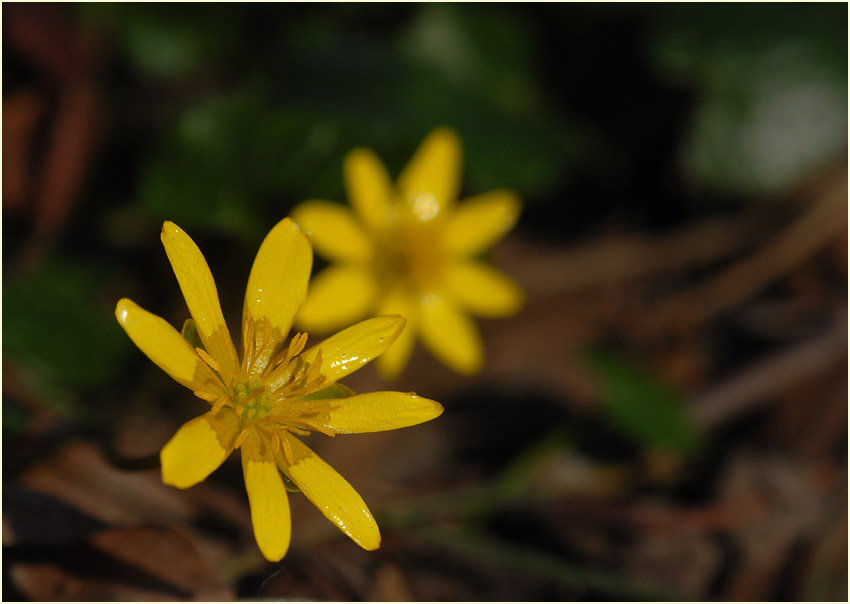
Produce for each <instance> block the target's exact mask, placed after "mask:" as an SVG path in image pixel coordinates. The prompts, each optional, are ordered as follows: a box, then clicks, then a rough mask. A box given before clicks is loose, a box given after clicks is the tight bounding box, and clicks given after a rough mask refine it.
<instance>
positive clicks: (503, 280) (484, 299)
mask: <svg viewBox="0 0 850 604" xmlns="http://www.w3.org/2000/svg"><path fill="white" fill-rule="evenodd" d="M443 280H444V283H445V285H446V288H447V290H448V292H449V293H450V294H451V296H452V298H454V299H455V300H456V301H458V302H460V303H461V304H462V305H463V306H465V307H466V308H467V310H469V311H470V312H472V313H473V314H476V315H479V316H482V317H504V316H507V315H512V314H515V313H516V312H518V311H519V309H520V308H521V307H522V303H523V293H522V289H520V287H519V285H517V284H516V283H514V282H513V281H512V280H510V279H508V278H507V277H506V276H505V275H503V274H502V273H500V272H499V271H497V270H495V269H493V268H491V267H489V266H487V265H486V264H483V263H481V262H461V263H457V264H451V265H449V266H448V267H447V268H446V270H445V272H444V273H443Z"/></svg>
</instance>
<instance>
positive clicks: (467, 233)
mask: <svg viewBox="0 0 850 604" xmlns="http://www.w3.org/2000/svg"><path fill="white" fill-rule="evenodd" d="M344 173H345V182H346V188H347V190H348V196H349V199H350V201H351V205H352V206H353V208H354V212H351V211H349V210H348V209H346V208H344V207H342V206H340V205H338V204H335V203H331V202H328V201H316V200H311V201H306V202H304V203H302V204H300V205H299V206H298V207H296V208H295V210H293V217H294V218H295V220H296V222H298V224H299V225H300V226H301V227H302V228H303V229H304V230H305V231H306V232H307V233H308V234H310V235H311V237H312V242H313V245H314V247H315V248H316V250H317V251H318V252H319V253H321V254H322V255H323V256H325V257H326V258H327V259H329V260H331V261H333V262H335V263H334V264H332V265H331V266H330V267H328V268H327V269H325V270H324V271H322V272H321V273H320V274H319V275H317V276H316V279H315V280H314V281H313V286H312V288H311V290H310V292H309V294H308V296H307V301H306V302H305V304H304V308H303V309H302V311H301V313H300V314H299V317H298V325H299V327H302V328H304V329H307V330H309V331H314V330H315V331H323V332H324V331H330V330H332V329H335V328H337V327H338V326H340V325H344V324H346V323H348V322H351V321H353V320H356V319H359V318H361V317H363V316H365V315H367V314H378V315H381V314H390V313H398V314H400V315H403V316H404V317H406V318H407V320H408V322H407V329H406V330H404V331H403V332H402V334H401V336H400V337H399V339H398V340H397V341H396V343H395V344H394V345H393V347H392V348H390V350H389V351H387V353H386V354H384V355H383V356H382V357H381V358H380V359H378V361H377V364H378V369H379V370H380V372H381V374H382V375H383V376H384V377H386V378H390V377H394V376H396V375H398V373H400V372H401V371H402V370H403V369H404V367H405V365H406V364H407V361H408V359H409V358H410V354H411V352H412V349H413V344H414V342H415V340H416V337H417V335H421V338H422V342H423V343H424V345H425V346H426V347H427V348H428V350H430V352H431V353H432V354H433V355H434V356H435V357H437V358H438V359H439V360H440V361H441V362H442V363H444V364H445V365H447V366H449V367H451V368H452V369H454V370H455V371H457V372H459V373H463V374H467V375H470V374H473V373H476V372H477V371H479V370H480V369H481V366H482V364H483V362H484V351H483V345H482V343H481V336H480V335H479V333H478V329H477V328H476V326H475V323H474V322H473V321H472V319H470V317H469V316H468V315H469V314H473V315H477V316H481V317H499V316H507V315H510V314H514V313H516V312H517V311H518V310H519V309H520V307H521V306H522V303H523V294H522V290H521V289H520V288H519V286H518V285H517V284H516V283H514V282H513V281H512V280H510V279H508V278H507V277H506V276H505V275H503V274H502V273H500V272H498V271H496V270H495V269H493V268H492V267H490V266H488V265H487V264H484V263H483V262H481V261H480V260H477V259H476V256H479V255H480V254H481V253H482V252H484V251H485V250H487V249H488V248H490V246H492V245H493V244H494V243H495V242H496V241H497V240H499V239H500V238H501V237H502V236H503V235H504V234H505V233H507V231H509V230H510V229H511V228H512V227H513V225H514V223H515V222H516V219H517V216H518V215H519V212H520V206H521V204H520V200H519V199H518V198H517V197H516V195H514V194H513V193H511V192H509V191H503V190H499V191H492V192H490V193H485V194H483V195H478V196H475V197H472V198H470V199H467V200H466V201H465V202H462V203H460V204H456V203H455V200H456V199H457V196H458V192H459V189H460V174H461V146H460V140H459V139H458V137H457V135H456V134H455V133H454V131H452V130H449V129H447V128H441V129H438V130H435V131H434V132H432V133H431V134H430V135H429V136H428V137H427V138H426V139H425V141H424V142H423V143H422V145H421V146H420V147H419V149H418V150H417V152H416V154H415V155H414V157H413V159H412V160H411V161H410V163H409V164H408V165H407V167H406V168H405V169H404V171H403V172H402V174H401V176H400V177H399V179H398V182H397V183H396V185H395V187H394V186H393V185H392V183H391V181H390V178H389V175H388V174H387V171H386V169H385V168H384V166H383V164H382V163H381V161H380V160H379V159H378V157H377V156H376V155H375V154H374V153H372V152H371V151H369V150H367V149H356V150H354V151H352V152H351V153H349V154H348V156H347V157H346V159H345V166H344Z"/></svg>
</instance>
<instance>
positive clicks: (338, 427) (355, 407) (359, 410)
mask: <svg viewBox="0 0 850 604" xmlns="http://www.w3.org/2000/svg"><path fill="white" fill-rule="evenodd" d="M321 404H322V406H327V407H336V409H334V410H333V411H325V412H321V413H319V414H318V416H317V419H318V420H319V421H320V422H321V423H322V425H324V426H325V427H326V428H328V429H329V430H332V431H334V432H336V433H338V434H360V433H364V432H383V431H384V430H395V429H397V428H407V427H408V426H415V425H417V424H421V423H423V422H427V421H429V420H432V419H434V418H435V417H439V416H440V414H442V412H443V406H442V405H441V404H440V403H438V402H436V401H432V400H430V399H427V398H423V397H421V396H417V395H416V394H414V393H412V392H366V393H363V394H355V395H354V396H350V397H347V398H342V399H336V400H334V399H330V400H323V401H321Z"/></svg>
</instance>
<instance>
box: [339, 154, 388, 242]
mask: <svg viewBox="0 0 850 604" xmlns="http://www.w3.org/2000/svg"><path fill="white" fill-rule="evenodd" d="M343 173H344V175H345V188H346V190H347V191H348V199H349V201H350V202H351V206H352V207H353V208H354V209H355V211H356V212H357V214H358V215H359V216H360V219H361V220H362V221H363V223H364V224H366V225H367V226H369V227H370V228H371V229H372V230H373V231H377V232H379V231H380V230H382V229H383V228H384V227H385V226H386V225H387V223H388V222H389V220H390V215H391V212H392V211H393V209H394V208H393V204H392V201H393V184H392V181H391V180H390V175H389V174H387V169H386V168H385V167H384V164H383V163H381V160H380V159H378V156H377V155H375V154H374V153H373V152H372V151H370V150H369V149H355V150H354V151H351V152H350V153H349V154H348V155H346V157H345V163H344V165H343Z"/></svg>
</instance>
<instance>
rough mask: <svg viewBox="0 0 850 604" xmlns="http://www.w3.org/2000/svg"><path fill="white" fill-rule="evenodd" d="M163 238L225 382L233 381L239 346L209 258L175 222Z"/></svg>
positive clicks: (169, 224) (166, 226)
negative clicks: (227, 321) (223, 309)
mask: <svg viewBox="0 0 850 604" xmlns="http://www.w3.org/2000/svg"><path fill="white" fill-rule="evenodd" d="M160 238H161V239H162V245H163V246H164V247H165V253H166V254H167V255H168V261H169V262H171V268H172V269H174V274H175V275H176V276H177V282H178V283H179V284H180V290H181V291H182V292H183V297H184V298H185V299H186V305H187V306H188V307H189V314H191V315H192V319H194V321H195V326H196V327H197V329H198V335H200V336H201V340H202V341H203V342H204V348H206V350H207V352H208V353H209V354H210V356H212V358H213V359H215V360H216V362H217V363H218V364H219V366H220V367H221V371H222V377H223V378H224V381H225V382H229V378H230V377H231V376H233V375H236V370H237V366H238V363H237V359H236V349H235V348H234V347H233V340H232V339H231V337H230V332H229V331H228V329H227V324H226V323H225V322H224V316H223V315H222V314H221V305H220V304H219V301H218V290H216V287H215V281H214V280H213V276H212V273H210V268H209V266H207V261H206V260H205V259H204V255H203V254H202V253H201V250H199V249H198V246H197V245H195V242H194V241H192V239H191V238H190V237H189V236H188V235H187V234H186V233H185V232H184V231H183V230H182V229H181V228H180V227H179V226H177V225H176V224H174V223H173V222H168V221H166V222H165V223H163V225H162V234H161V235H160Z"/></svg>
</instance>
